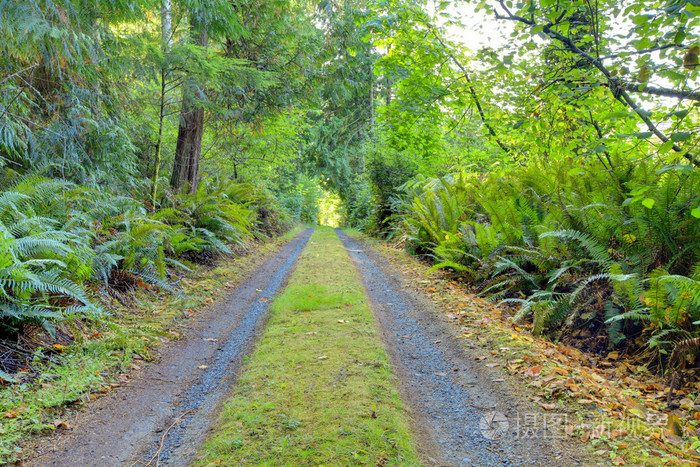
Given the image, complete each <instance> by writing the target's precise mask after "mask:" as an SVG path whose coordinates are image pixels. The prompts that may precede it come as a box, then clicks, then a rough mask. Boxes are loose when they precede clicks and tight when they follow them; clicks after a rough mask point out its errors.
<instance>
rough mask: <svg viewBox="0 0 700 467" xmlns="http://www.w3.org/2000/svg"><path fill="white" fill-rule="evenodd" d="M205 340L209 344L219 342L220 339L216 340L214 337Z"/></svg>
mask: <svg viewBox="0 0 700 467" xmlns="http://www.w3.org/2000/svg"><path fill="white" fill-rule="evenodd" d="M204 340H205V341H207V342H219V339H216V338H214V337H205V338H204Z"/></svg>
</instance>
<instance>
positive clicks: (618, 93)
mask: <svg viewBox="0 0 700 467" xmlns="http://www.w3.org/2000/svg"><path fill="white" fill-rule="evenodd" d="M499 3H500V4H501V6H502V7H503V9H504V10H505V11H506V13H508V16H503V15H499V14H498V13H496V18H497V19H506V20H510V21H517V22H520V23H523V24H526V25H528V26H536V25H537V23H536V22H535V21H533V20H529V19H527V18H523V17H521V16H517V15H514V14H512V13H511V12H510V11H509V10H508V9H507V7H506V6H505V4H504V2H503V0H499ZM553 25H554V24H553V23H547V24H545V25H544V26H543V27H542V32H543V33H545V34H547V35H548V36H549V37H550V38H552V39H556V40H557V41H559V42H561V43H562V44H564V45H565V46H566V47H567V48H568V49H569V50H570V51H571V52H573V53H574V54H576V55H578V56H580V57H582V58H584V59H585V60H586V61H587V62H588V63H590V64H591V65H593V66H594V67H596V68H597V69H598V70H599V71H600V72H601V73H602V74H603V75H604V76H605V77H606V78H607V79H608V86H607V87H608V89H610V92H611V93H612V94H613V96H614V97H615V99H617V100H618V101H620V102H622V103H623V104H625V105H627V106H628V107H629V108H631V109H632V110H634V112H635V113H636V114H637V115H638V116H639V118H640V119H641V120H642V121H643V122H644V124H645V125H646V126H647V128H648V129H649V131H651V132H652V133H654V135H656V137H657V138H659V139H660V140H661V141H663V142H664V143H666V142H668V141H670V140H671V139H670V138H669V137H668V136H666V135H665V134H664V133H663V132H662V131H661V130H659V129H658V128H657V127H656V125H655V124H654V123H653V122H652V121H651V120H650V119H649V117H647V115H646V112H645V111H644V110H643V109H641V108H640V107H639V106H638V105H637V103H636V102H635V101H634V100H633V99H632V98H631V97H630V95H629V94H628V93H627V91H626V90H625V88H624V87H623V86H620V85H619V83H618V81H617V80H616V79H615V78H613V76H612V75H611V74H610V70H608V69H607V68H606V67H605V65H603V63H602V62H601V61H600V60H598V59H596V58H594V57H592V56H591V55H590V54H588V53H587V52H585V51H583V50H581V49H580V48H579V47H578V46H577V45H576V44H575V43H574V41H573V40H571V39H569V38H568V37H566V36H564V35H562V34H560V33H558V32H556V31H553V30H552V26H553ZM640 92H641V91H640ZM671 148H672V149H673V150H674V151H676V152H678V153H683V154H682V155H683V157H684V158H686V159H687V160H688V161H690V162H691V163H692V164H693V165H694V166H696V167H697V166H699V165H700V161H698V159H697V158H696V157H695V155H693V154H692V153H690V152H689V151H685V150H684V149H683V148H681V147H680V146H678V145H677V144H675V143H674V144H673V146H671Z"/></svg>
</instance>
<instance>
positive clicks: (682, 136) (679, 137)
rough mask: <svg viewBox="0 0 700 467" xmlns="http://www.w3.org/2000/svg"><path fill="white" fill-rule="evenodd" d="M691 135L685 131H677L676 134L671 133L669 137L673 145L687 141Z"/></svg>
mask: <svg viewBox="0 0 700 467" xmlns="http://www.w3.org/2000/svg"><path fill="white" fill-rule="evenodd" d="M691 136H692V135H691V134H690V132H687V131H679V132H678V133H673V134H672V135H671V141H673V142H675V143H680V142H682V141H688V140H689V139H690V137H691Z"/></svg>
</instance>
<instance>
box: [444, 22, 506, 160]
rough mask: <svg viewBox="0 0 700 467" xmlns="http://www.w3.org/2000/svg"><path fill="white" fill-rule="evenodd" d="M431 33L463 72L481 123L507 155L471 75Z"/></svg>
mask: <svg viewBox="0 0 700 467" xmlns="http://www.w3.org/2000/svg"><path fill="white" fill-rule="evenodd" d="M431 32H432V33H433V36H435V39H437V41H438V42H439V43H440V45H441V46H442V48H443V49H444V50H445V53H447V56H448V57H450V58H451V59H452V61H453V62H454V63H455V65H457V67H458V68H459V69H460V70H462V73H463V74H462V76H463V77H464V80H465V81H466V82H467V89H469V94H471V96H472V100H473V101H474V104H475V105H476V109H477V111H478V112H479V117H481V121H482V122H483V123H484V126H485V127H486V129H487V130H488V131H489V134H490V135H491V136H492V137H493V139H494V140H495V141H496V144H498V146H499V147H500V148H501V149H503V151H505V152H506V153H510V148H509V147H508V146H506V145H505V144H504V143H503V142H502V141H501V140H500V138H499V137H498V135H497V134H496V132H495V131H494V129H493V127H492V126H491V125H490V124H489V122H488V119H487V118H486V115H485V114H484V109H483V108H482V107H481V101H479V96H477V95H476V91H474V86H472V82H471V80H470V79H469V73H468V72H467V69H466V68H465V67H464V65H462V62H460V61H459V60H458V59H457V57H455V56H454V54H453V53H452V52H450V49H449V48H448V47H447V46H446V45H445V43H444V42H443V41H442V39H441V38H440V36H438V35H437V33H436V32H435V31H434V30H433V29H432V28H431Z"/></svg>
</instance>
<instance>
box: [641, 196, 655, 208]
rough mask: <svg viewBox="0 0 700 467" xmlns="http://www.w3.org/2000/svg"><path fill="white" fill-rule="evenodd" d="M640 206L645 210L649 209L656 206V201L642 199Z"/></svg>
mask: <svg viewBox="0 0 700 467" xmlns="http://www.w3.org/2000/svg"><path fill="white" fill-rule="evenodd" d="M642 204H643V205H644V207H645V208H647V209H651V208H653V207H654V204H656V200H654V199H651V198H644V199H643V200H642Z"/></svg>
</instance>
